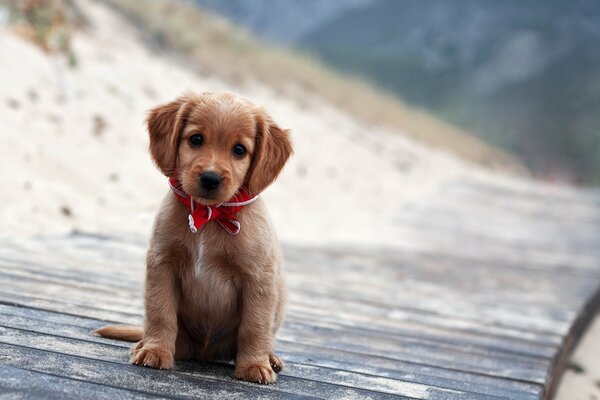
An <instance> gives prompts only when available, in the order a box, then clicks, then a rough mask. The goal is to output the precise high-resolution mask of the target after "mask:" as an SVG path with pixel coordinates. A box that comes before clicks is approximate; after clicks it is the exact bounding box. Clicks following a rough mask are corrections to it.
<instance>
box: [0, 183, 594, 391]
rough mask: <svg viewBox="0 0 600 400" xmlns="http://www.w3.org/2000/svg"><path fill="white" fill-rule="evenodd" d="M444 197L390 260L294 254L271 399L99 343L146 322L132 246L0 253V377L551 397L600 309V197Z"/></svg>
mask: <svg viewBox="0 0 600 400" xmlns="http://www.w3.org/2000/svg"><path fill="white" fill-rule="evenodd" d="M442 191H443V195H438V196H432V197H431V198H429V199H427V200H424V201H420V202H419V203H415V204H412V205H408V206H406V207H405V208H404V209H403V210H401V212H399V213H398V217H397V219H396V221H397V222H398V224H399V229H398V233H399V237H398V248H397V249H395V250H390V249H344V248H337V249H314V248H310V249H308V248H301V247H294V246H286V248H285V257H286V260H287V270H288V272H287V277H288V282H289V288H290V296H289V297H290V298H289V300H290V305H289V312H288V321H287V322H286V324H285V325H284V326H283V328H282V330H281V332H280V335H279V341H278V345H277V346H278V349H279V350H278V351H279V352H280V354H281V355H283V356H284V358H285V359H286V360H287V361H288V368H287V369H286V370H285V371H284V373H283V374H282V375H281V377H280V380H279V382H278V383H277V384H276V385H275V386H272V387H268V388H264V387H257V386H254V385H247V384H243V383H239V382H235V381H233V380H232V379H231V377H230V375H231V366H230V365H219V364H198V363H178V365H177V369H176V370H175V371H171V372H164V371H163V372H162V373H160V371H150V370H147V369H142V368H137V367H130V366H128V365H127V364H126V361H127V358H128V356H127V347H128V344H126V343H122V342H117V341H111V340H107V339H102V338H98V337H92V336H89V330H91V329H93V328H95V327H97V326H100V325H102V324H103V323H104V322H102V321H99V320H104V321H114V322H124V323H138V324H139V323H141V319H142V312H143V309H142V302H141V300H142V299H141V289H142V280H143V269H144V268H143V258H144V252H145V241H144V240H139V239H137V238H127V239H125V240H121V239H117V238H111V237H107V236H93V235H91V236H90V235H73V236H69V237H58V238H38V239H31V240H18V239H15V240H11V241H6V242H5V243H0V303H1V302H5V303H6V305H1V304H0V362H2V363H3V364H4V365H8V366H10V368H12V369H11V371H12V372H11V373H14V374H16V375H19V374H18V372H19V371H23V373H22V374H34V375H35V376H51V377H53V379H59V380H66V382H75V383H77V382H79V381H86V382H88V383H87V384H88V385H92V386H88V387H89V388H90V393H93V392H94V388H95V387H96V386H94V385H97V386H100V387H104V385H108V386H110V387H112V389H114V390H117V391H125V393H126V391H127V390H129V389H135V388H139V387H143V388H144V390H147V391H148V395H150V393H152V394H154V395H158V396H170V395H172V394H177V395H179V396H180V397H183V398H188V397H192V396H193V395H194V394H195V395H198V394H200V395H201V394H202V393H206V394H208V393H209V389H212V388H216V390H220V392H219V393H220V394H222V395H227V396H229V395H237V396H240V397H261V396H264V397H269V398H270V397H286V398H287V397H289V395H291V394H292V393H293V394H295V395H297V396H299V397H301V396H318V397H338V398H343V397H355V398H369V397H371V398H386V397H391V396H394V395H400V396H404V397H410V398H433V399H450V398H467V399H471V398H473V399H491V398H511V399H534V398H549V396H551V394H552V391H553V388H554V387H555V385H556V382H557V377H558V376H560V371H561V370H562V368H563V367H564V363H565V359H566V357H567V355H568V353H569V351H570V350H571V348H572V347H573V345H574V343H576V341H577V338H578V335H580V334H581V332H582V331H583V330H584V329H585V326H586V323H587V322H589V320H590V315H591V312H592V311H593V310H595V309H597V308H598V303H600V300H599V295H598V293H599V286H600V275H599V274H598V272H599V271H600V263H598V260H599V259H600V246H598V244H600V229H599V228H598V226H599V225H600V207H599V206H600V201H599V199H600V196H599V195H598V193H594V194H590V195H588V194H585V195H584V194H582V193H579V192H574V191H571V192H569V191H552V190H546V189H544V190H541V189H539V190H538V189H535V190H534V189H531V188H530V187H528V186H527V185H524V186H523V187H519V188H515V187H508V186H506V187H505V185H502V184H498V185H489V184H486V183H484V182H483V181H478V180H474V181H464V180H463V181H460V180H459V181H457V182H455V183H452V184H451V185H448V186H447V187H445V188H444V189H443V190H442ZM557 205H560V206H559V207H557ZM115 276H119V280H118V282H115V281H114V277H115ZM9 304H21V305H27V306H29V307H33V308H38V309H32V308H25V309H24V308H15V307H12V306H10V305H9ZM44 310H54V311H55V312H51V311H44ZM61 313H65V314H61ZM67 314H68V315H67ZM91 317H93V318H96V319H91ZM9 356H10V357H12V358H10V360H9V358H7V357H9ZM44 357H46V358H47V357H50V359H51V362H50V364H49V366H43V365H41V364H40V362H39V360H41V359H43V358H44ZM6 360H9V361H8V362H4V361H6ZM36 360H37V362H36ZM71 365H75V366H79V369H80V370H79V371H78V370H77V369H69V367H71ZM65 366H66V367H65ZM134 368H135V369H134ZM123 373H125V375H126V376H127V379H126V380H120V381H119V380H116V381H115V380H114V379H113V380H110V379H107V378H106V377H107V376H111V375H110V374H123ZM107 374H108V375H107ZM140 374H141V375H140ZM23 376H25V375H23ZM48 385H50V384H48ZM48 385H47V386H44V387H48V388H49V389H48V391H47V392H48V393H53V392H52V390H51V387H50V386H48ZM68 385H69V384H67V386H68ZM75 386H76V384H75ZM108 386H106V387H108ZM189 387H193V388H196V392H193V391H188V388H189ZM1 388H2V386H1V385H0V389H1ZM7 390H12V392H10V395H11V396H27V393H28V392H26V391H24V390H20V389H14V388H13V389H10V388H7ZM36 390H37V389H35V388H32V391H30V392H29V393H38V392H36ZM115 393H117V392H115ZM119 393H121V392H118V393H117V394H119ZM210 394H214V393H213V392H212V391H210ZM140 395H146V393H142V394H140ZM67 397H68V396H67ZM215 397H216V396H215Z"/></svg>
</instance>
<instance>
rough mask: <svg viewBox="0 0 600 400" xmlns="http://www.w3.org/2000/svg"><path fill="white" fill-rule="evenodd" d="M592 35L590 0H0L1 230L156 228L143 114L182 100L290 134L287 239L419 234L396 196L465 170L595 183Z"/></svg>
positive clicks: (160, 185) (599, 117)
mask: <svg viewBox="0 0 600 400" xmlns="http://www.w3.org/2000/svg"><path fill="white" fill-rule="evenodd" d="M599 44H600V3H599V2H597V1H595V0H544V1H542V0H531V1H528V2H522V1H513V0H504V1H492V0H451V1H449V0H429V1H417V0H335V1H317V0H303V1H287V0H271V1H260V0H230V1H217V0H194V1H192V0H138V1H133V0H0V139H1V140H2V145H1V146H0V226H2V230H1V231H0V237H3V236H5V237H8V236H13V235H32V234H46V233H67V232H72V231H85V232H96V233H114V232H123V233H132V234H136V235H146V236H147V235H148V233H149V231H150V228H151V224H152V220H153V216H154V213H155V212H156V209H157V207H158V204H159V202H160V200H161V198H162V196H164V194H165V193H166V192H167V186H166V181H165V178H164V177H162V176H161V175H160V174H159V172H158V171H157V170H156V169H155V168H154V167H153V165H152V163H151V161H150V159H149V156H148V154H147V144H148V143H147V137H146V132H145V126H144V118H145V115H146V112H147V110H148V109H149V108H150V107H153V106H155V105H156V104H158V103H162V102H167V101H170V100H172V99H174V98H175V97H176V96H179V95H180V94H181V93H182V92H185V91H197V92H202V91H213V90H231V91H235V92H238V93H241V94H243V95H244V96H247V97H248V98H250V99H251V100H253V101H254V102H256V103H259V104H263V105H264V106H265V107H266V108H267V110H269V111H270V112H271V114H272V115H273V117H274V118H275V120H276V121H277V122H278V123H279V124H280V125H282V126H284V127H286V128H290V129H291V130H292V137H293V140H294V143H295V149H296V154H295V156H294V157H293V159H292V160H291V161H290V162H289V164H288V165H287V167H286V169H285V171H284V173H283V174H282V176H281V178H280V180H279V181H278V182H277V183H276V184H275V185H273V186H272V187H271V188H269V189H268V190H267V192H266V193H265V197H266V198H267V201H268V203H269V209H270V212H271V213H272V216H273V219H274V222H275V224H276V227H277V230H278V232H279V233H280V236H281V237H282V239H283V240H284V241H286V242H290V243H297V244H318V245H321V246H323V245H327V244H351V245H352V244H360V245H371V246H394V247H396V246H400V245H401V244H403V245H406V244H407V243H413V242H415V239H414V238H411V237H408V236H407V234H406V232H404V231H403V230H402V226H401V223H400V222H399V221H401V218H400V216H402V215H403V205H405V204H409V203H410V204H418V202H419V199H421V198H425V197H427V196H431V195H432V194H435V193H436V191H437V189H439V188H440V187H442V186H444V185H448V184H451V182H452V181H453V180H455V179H457V178H458V177H477V178H478V179H488V180H495V181H500V180H502V181H506V182H514V184H518V185H528V184H530V182H531V181H532V180H533V181H536V184H537V185H545V186H552V187H554V186H556V187H558V188H560V187H563V186H568V185H578V186H586V187H589V186H592V187H593V186H594V185H597V184H598V183H600V68H599V66H600V63H599V61H600V45H599ZM557 190H560V189H557ZM591 382H593V380H592V381H591ZM590 385H591V386H592V388H591V389H590V388H589V386H590ZM590 385H588V386H586V388H587V389H586V390H588V389H589V390H597V389H598V387H597V386H598V385H596V389H594V388H593V386H594V385H593V384H590ZM575 386H577V385H575ZM580 386H581V387H583V386H582V385H580ZM570 393H571V394H572V393H573V392H570ZM565 398H569V397H565Z"/></svg>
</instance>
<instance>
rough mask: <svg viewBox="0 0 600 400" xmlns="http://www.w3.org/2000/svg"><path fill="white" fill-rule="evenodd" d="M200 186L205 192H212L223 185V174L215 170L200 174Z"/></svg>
mask: <svg viewBox="0 0 600 400" xmlns="http://www.w3.org/2000/svg"><path fill="white" fill-rule="evenodd" d="M199 179H200V188H201V190H202V191H203V192H212V191H215V190H217V189H219V187H221V182H222V179H221V176H220V175H219V174H217V173H216V172H213V171H207V172H203V173H202V174H201V175H200V178H199Z"/></svg>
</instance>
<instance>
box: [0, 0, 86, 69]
mask: <svg viewBox="0 0 600 400" xmlns="http://www.w3.org/2000/svg"><path fill="white" fill-rule="evenodd" d="M0 6H4V7H5V8H7V9H8V11H9V16H10V23H11V25H12V27H13V29H14V30H15V31H16V32H17V33H18V34H19V35H21V36H23V37H25V38H26V39H28V40H31V41H32V42H34V43H35V44H37V45H38V46H40V47H41V48H42V49H43V50H44V51H46V52H48V53H58V54H62V55H64V56H65V57H66V58H67V62H68V64H69V66H71V67H75V66H76V65H77V57H76V55H75V53H74V52H73V49H72V47H71V37H72V31H73V29H75V25H76V22H75V21H76V18H75V17H74V15H73V13H72V12H71V9H70V8H69V7H67V5H66V4H65V1H63V0H0Z"/></svg>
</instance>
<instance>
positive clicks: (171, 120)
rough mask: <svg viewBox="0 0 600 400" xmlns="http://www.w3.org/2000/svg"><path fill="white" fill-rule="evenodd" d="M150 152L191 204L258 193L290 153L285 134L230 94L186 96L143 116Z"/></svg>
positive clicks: (219, 200)
mask: <svg viewBox="0 0 600 400" xmlns="http://www.w3.org/2000/svg"><path fill="white" fill-rule="evenodd" d="M147 122H148V132H149V134H150V153H151V155H152V158H153V159H154V161H155V163H156V165H157V166H158V168H160V170H161V171H162V173H163V174H165V175H166V176H171V175H172V174H173V173H175V171H177V174H178V177H179V180H180V181H181V184H182V186H183V190H185V192H186V193H187V194H189V195H190V196H192V197H193V198H194V199H195V200H196V201H198V202H200V203H202V204H206V205H212V204H219V203H222V202H225V201H227V200H229V199H230V198H231V197H232V196H233V195H235V193H236V192H237V191H238V190H239V189H240V188H241V187H242V186H246V187H247V188H248V190H249V191H250V193H252V194H258V193H260V192H262V191H263V190H264V189H265V188H266V187H267V186H268V185H269V184H270V183H271V182H273V181H274V180H275V178H276V177H277V175H278V174H279V172H280V171H281V169H282V168H283V166H284V164H285V163H286V161H287V159H288V158H289V156H290V155H291V153H292V145H291V142H290V138H289V135H288V132H287V131H285V130H282V129H281V128H279V127H278V126H277V124H275V122H274V121H273V120H272V119H271V117H269V115H268V114H267V113H266V112H265V111H264V110H263V109H261V108H258V107H256V106H255V105H253V104H252V103H251V102H249V101H248V100H246V99H244V98H242V97H239V96H237V95H234V94H232V93H226V92H218V93H204V94H202V95H198V96H196V95H186V96H183V97H180V98H179V99H177V100H175V101H173V102H171V103H168V104H164V105H161V106H158V107H156V108H154V109H153V110H151V111H150V114H149V116H148V120H147Z"/></svg>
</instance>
